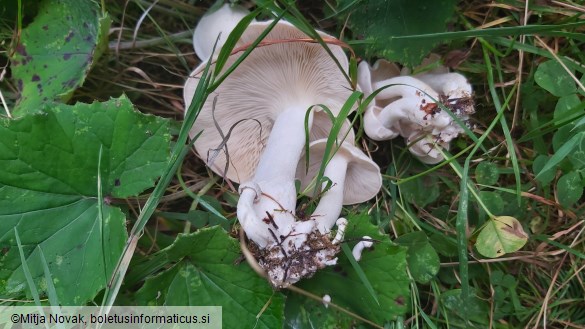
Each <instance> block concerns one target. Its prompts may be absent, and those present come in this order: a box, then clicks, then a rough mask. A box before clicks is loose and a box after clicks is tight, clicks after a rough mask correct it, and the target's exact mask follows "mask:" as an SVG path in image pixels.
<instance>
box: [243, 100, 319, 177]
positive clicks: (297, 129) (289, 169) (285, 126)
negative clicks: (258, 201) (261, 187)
mask: <svg viewBox="0 0 585 329" xmlns="http://www.w3.org/2000/svg"><path fill="white" fill-rule="evenodd" d="M299 107H300V108H299ZM308 108H309V106H308V105H307V106H297V107H291V108H290V109H287V110H286V111H284V112H282V113H281V114H280V115H279V116H278V118H277V119H276V121H275V122H274V125H273V126H272V130H271V133H270V136H269V137H268V141H267V142H266V147H265V148H264V151H263V152H262V155H261V156H260V160H259V162H258V167H257V168H256V173H255V174H254V180H255V181H263V180H272V179H278V178H281V179H286V180H290V181H294V179H295V174H296V165H297V163H298V161H299V157H300V156H301V152H302V151H303V148H304V146H305V114H306V109H308ZM312 123H313V112H312V111H311V112H309V130H310V129H311V126H312Z"/></svg>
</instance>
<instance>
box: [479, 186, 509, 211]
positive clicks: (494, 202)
mask: <svg viewBox="0 0 585 329" xmlns="http://www.w3.org/2000/svg"><path fill="white" fill-rule="evenodd" d="M479 197H480V198H481V201H482V202H483V204H484V205H485V206H486V207H487V208H488V210H489V211H490V212H491V213H492V214H493V215H501V214H502V211H504V206H505V204H504V199H502V197H501V196H500V195H499V194H498V193H496V192H490V191H481V192H479Z"/></svg>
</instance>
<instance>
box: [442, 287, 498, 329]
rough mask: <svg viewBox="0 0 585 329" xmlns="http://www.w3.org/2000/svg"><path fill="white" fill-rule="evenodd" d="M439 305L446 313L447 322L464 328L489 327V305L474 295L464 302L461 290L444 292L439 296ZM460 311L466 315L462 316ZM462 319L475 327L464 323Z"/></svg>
mask: <svg viewBox="0 0 585 329" xmlns="http://www.w3.org/2000/svg"><path fill="white" fill-rule="evenodd" d="M440 303H441V305H443V306H444V307H445V309H446V310H447V311H448V314H449V322H451V323H452V324H459V325H460V326H461V327H465V328H470V327H471V328H487V326H488V325H489V317H488V315H489V312H490V307H489V304H488V303H487V302H486V301H484V300H482V299H480V298H478V297H477V296H475V294H474V295H472V296H471V298H468V299H467V300H466V301H465V302H464V301H463V299H462V298H461V289H453V290H449V291H445V292H443V293H442V294H441V299H440ZM461 310H466V312H467V313H466V314H465V315H464V314H462V312H461ZM463 319H467V320H469V321H470V322H472V323H475V325H470V324H469V323H464V322H463V321H464V320H463Z"/></svg>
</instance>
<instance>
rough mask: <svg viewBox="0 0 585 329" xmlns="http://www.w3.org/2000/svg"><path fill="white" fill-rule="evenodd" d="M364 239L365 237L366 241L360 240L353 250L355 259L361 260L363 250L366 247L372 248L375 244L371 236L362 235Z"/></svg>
mask: <svg viewBox="0 0 585 329" xmlns="http://www.w3.org/2000/svg"><path fill="white" fill-rule="evenodd" d="M362 239H364V241H360V242H358V243H357V244H356V245H355V247H353V250H352V251H351V254H352V255H353V258H355V260H356V261H358V262H359V261H360V259H362V251H363V250H364V249H365V248H371V247H372V246H373V245H374V242H372V238H370V237H369V236H364V237H362Z"/></svg>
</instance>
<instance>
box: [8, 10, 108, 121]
mask: <svg viewBox="0 0 585 329" xmlns="http://www.w3.org/2000/svg"><path fill="white" fill-rule="evenodd" d="M98 9H99V6H98V5H97V3H96V2H94V1H63V0H45V1H42V2H40V4H39V11H38V15H37V16H36V18H35V19H34V21H33V22H32V23H30V24H29V25H28V26H27V27H26V28H24V29H23V30H22V32H21V37H20V39H19V43H18V44H17V45H16V46H15V48H14V51H13V52H12V53H13V55H12V57H11V58H10V61H11V68H12V73H13V75H12V79H14V81H17V83H18V89H19V91H20V98H19V100H18V103H17V105H16V107H15V108H14V111H13V114H14V115H15V116H21V115H23V114H27V113H34V112H39V111H42V109H43V107H44V105H45V104H47V103H53V102H66V101H67V100H69V98H70V97H71V95H72V93H73V91H74V90H75V89H77V88H78V87H80V86H81V85H82V84H83V81H84V79H85V77H86V75H87V72H88V71H89V69H90V67H91V65H92V64H93V62H94V61H95V60H96V59H97V58H98V57H99V55H100V53H101V52H102V49H103V48H104V47H105V46H107V31H108V29H109V26H110V19H109V17H107V16H105V17H104V16H101V14H98V13H99V10H98ZM68 16H69V17H71V19H68V20H64V19H62V18H63V17H68ZM88 22H89V24H88ZM86 40H92V42H91V43H88V42H87V41H86ZM21 81H22V82H21ZM41 82H44V83H43V85H42V86H41V85H40V83H41Z"/></svg>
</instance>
